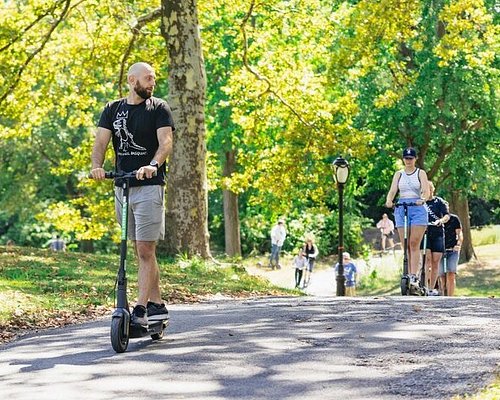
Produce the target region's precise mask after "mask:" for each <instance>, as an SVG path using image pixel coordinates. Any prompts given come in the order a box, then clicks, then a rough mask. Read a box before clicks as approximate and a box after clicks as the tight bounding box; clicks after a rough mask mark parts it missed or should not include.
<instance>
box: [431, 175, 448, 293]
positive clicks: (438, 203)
mask: <svg viewBox="0 0 500 400" xmlns="http://www.w3.org/2000/svg"><path fill="white" fill-rule="evenodd" d="M429 190H430V197H429V200H427V201H426V203H425V204H426V205H427V213H428V215H429V225H428V226H427V244H426V249H425V251H426V257H425V261H426V266H425V268H426V271H425V276H426V278H427V287H428V288H429V294H430V295H437V294H438V292H437V290H435V289H434V288H435V287H436V283H437V280H438V269H439V262H440V261H441V258H442V256H443V253H444V224H445V223H446V222H447V221H448V220H449V218H450V215H449V211H448V203H447V202H446V201H444V200H443V199H442V198H441V197H438V196H434V191H435V188H434V184H433V183H432V182H429Z"/></svg>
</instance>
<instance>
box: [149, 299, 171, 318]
mask: <svg viewBox="0 0 500 400" xmlns="http://www.w3.org/2000/svg"><path fill="white" fill-rule="evenodd" d="M147 307H148V320H149V321H163V320H166V319H168V318H169V316H168V310H167V307H165V304H164V303H162V304H158V303H153V302H152V301H148V306H147Z"/></svg>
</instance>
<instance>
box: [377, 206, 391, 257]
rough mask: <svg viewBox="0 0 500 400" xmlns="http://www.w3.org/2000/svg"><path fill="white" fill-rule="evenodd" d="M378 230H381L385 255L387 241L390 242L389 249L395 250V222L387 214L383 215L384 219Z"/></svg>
mask: <svg viewBox="0 0 500 400" xmlns="http://www.w3.org/2000/svg"><path fill="white" fill-rule="evenodd" d="M377 228H378V229H380V235H381V243H382V251H383V252H384V253H385V249H386V241H388V242H389V248H390V249H394V239H393V237H394V222H392V221H391V220H390V219H389V217H388V215H387V214H386V213H384V214H382V219H381V220H380V221H378V222H377Z"/></svg>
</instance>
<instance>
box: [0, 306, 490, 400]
mask: <svg viewBox="0 0 500 400" xmlns="http://www.w3.org/2000/svg"><path fill="white" fill-rule="evenodd" d="M499 305H500V304H499V301H498V300H493V299H459V298H455V299H449V298H437V297H436V298H425V299H423V298H401V297H391V298H389V297H388V298H355V299H352V298H351V299H349V298H341V299H339V298H335V297H323V298H270V299H267V298H266V299H254V300H246V301H219V302H212V303H206V304H195V305H176V306H172V307H171V315H172V319H171V326H170V327H169V329H168V332H167V334H166V336H165V339H164V340H162V341H159V342H152V341H151V340H150V339H148V338H143V339H133V340H131V342H130V345H129V348H128V351H127V352H126V353H123V354H115V353H114V352H113V350H112V349H111V346H110V343H109V320H108V319H106V320H102V321H98V322H94V323H87V324H83V325H79V326H73V327H69V328H66V329H60V330H53V331H47V332H44V333H41V334H37V335H33V336H30V337H26V338H23V339H21V340H18V341H16V342H13V343H10V344H8V345H4V346H1V347H0V398H1V399H8V400H18V399H30V400H31V399H34V398H35V399H37V400H44V399H50V400H56V399H65V400H68V399H71V400H75V399H77V400H78V399H86V400H88V399H110V400H111V399H113V400H115V399H207V400H212V399H300V400H305V399H307V400H314V399H321V400H325V399H371V400H376V399H384V400H386V399H389V400H392V399H394V400H395V399H446V398H449V397H451V395H453V394H463V393H467V392H475V391H477V390H478V389H479V388H480V387H483V386H485V385H486V384H488V383H489V382H490V381H491V379H492V378H493V371H494V369H495V367H496V366H498V362H499V355H500V324H499V323H498V320H499V313H500V312H499V309H500V307H499Z"/></svg>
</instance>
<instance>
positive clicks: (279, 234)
mask: <svg viewBox="0 0 500 400" xmlns="http://www.w3.org/2000/svg"><path fill="white" fill-rule="evenodd" d="M285 239H286V228H285V221H284V220H283V219H279V220H278V223H277V224H276V225H274V226H273V228H272V229H271V256H270V257H269V268H271V269H274V268H278V269H280V268H281V264H280V252H281V248H282V247H283V243H284V242H285ZM273 261H275V262H276V264H273Z"/></svg>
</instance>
